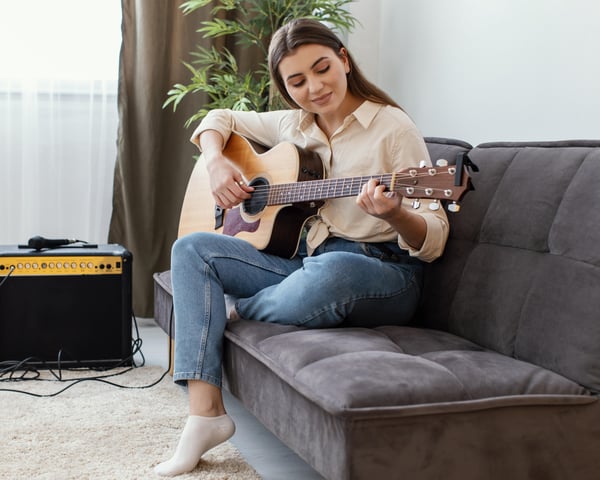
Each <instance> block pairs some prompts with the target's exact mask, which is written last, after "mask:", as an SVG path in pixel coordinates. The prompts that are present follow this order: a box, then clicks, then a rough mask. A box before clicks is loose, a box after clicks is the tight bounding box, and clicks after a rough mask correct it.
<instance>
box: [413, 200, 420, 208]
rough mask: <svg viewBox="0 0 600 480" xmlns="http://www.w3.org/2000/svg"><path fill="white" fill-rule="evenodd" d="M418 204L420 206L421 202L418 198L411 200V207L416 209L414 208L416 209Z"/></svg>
mask: <svg viewBox="0 0 600 480" xmlns="http://www.w3.org/2000/svg"><path fill="white" fill-rule="evenodd" d="M420 206H421V202H420V201H419V199H418V198H415V199H414V200H413V203H412V207H413V208H414V209H415V210H416V209H417V208H419V207H420Z"/></svg>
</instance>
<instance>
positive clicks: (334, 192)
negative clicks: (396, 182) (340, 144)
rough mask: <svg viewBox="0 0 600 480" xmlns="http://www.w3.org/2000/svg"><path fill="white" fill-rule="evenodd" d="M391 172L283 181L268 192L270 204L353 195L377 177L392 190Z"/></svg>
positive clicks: (271, 187)
mask: <svg viewBox="0 0 600 480" xmlns="http://www.w3.org/2000/svg"><path fill="white" fill-rule="evenodd" d="M393 176H394V175H393V174H391V173H386V174H382V175H368V176H363V177H347V178H330V179H324V180H311V181H307V182H298V183H282V184H278V185H271V186H270V187H268V188H269V194H268V201H267V204H268V205H285V204H287V203H300V202H310V201H318V200H327V199H329V198H341V197H351V196H355V195H358V194H359V193H360V190H361V188H362V186H363V185H364V184H365V183H367V182H368V181H369V180H371V179H373V178H375V179H377V180H379V183H380V184H382V185H385V186H386V187H387V188H388V189H390V190H391V187H390V185H391V183H392V177H393Z"/></svg>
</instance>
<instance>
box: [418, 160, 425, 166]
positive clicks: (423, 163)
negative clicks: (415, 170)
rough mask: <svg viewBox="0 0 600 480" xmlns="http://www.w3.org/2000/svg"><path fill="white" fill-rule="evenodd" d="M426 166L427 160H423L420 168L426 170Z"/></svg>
mask: <svg viewBox="0 0 600 480" xmlns="http://www.w3.org/2000/svg"><path fill="white" fill-rule="evenodd" d="M426 166H427V162H426V161H425V160H421V161H420V162H419V167H420V168H425V167H426Z"/></svg>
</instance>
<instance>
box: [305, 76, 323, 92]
mask: <svg viewBox="0 0 600 480" xmlns="http://www.w3.org/2000/svg"><path fill="white" fill-rule="evenodd" d="M307 83H308V91H309V92H310V93H315V92H318V91H319V90H321V88H323V82H322V81H321V79H319V78H318V77H315V76H311V77H309V78H308V82H307Z"/></svg>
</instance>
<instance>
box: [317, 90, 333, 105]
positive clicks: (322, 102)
mask: <svg viewBox="0 0 600 480" xmlns="http://www.w3.org/2000/svg"><path fill="white" fill-rule="evenodd" d="M331 95H332V93H331V92H330V93H326V94H325V95H321V96H320V97H317V98H313V100H312V102H313V103H316V104H317V105H325V104H326V103H327V102H329V99H330V98H331Z"/></svg>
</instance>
